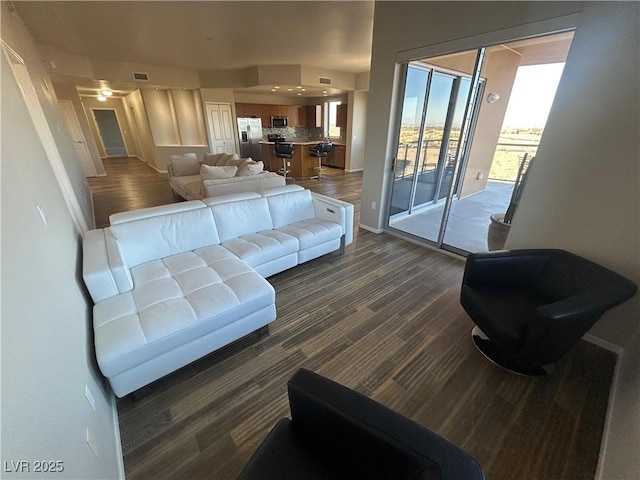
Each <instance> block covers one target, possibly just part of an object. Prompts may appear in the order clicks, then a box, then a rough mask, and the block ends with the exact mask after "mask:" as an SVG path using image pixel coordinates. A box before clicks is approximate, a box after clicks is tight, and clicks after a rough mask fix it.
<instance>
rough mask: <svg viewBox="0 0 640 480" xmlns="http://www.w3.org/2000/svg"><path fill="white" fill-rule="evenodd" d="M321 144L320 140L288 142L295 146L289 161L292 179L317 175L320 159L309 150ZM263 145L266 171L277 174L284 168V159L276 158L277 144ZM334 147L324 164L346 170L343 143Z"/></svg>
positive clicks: (266, 143)
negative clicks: (275, 146)
mask: <svg viewBox="0 0 640 480" xmlns="http://www.w3.org/2000/svg"><path fill="white" fill-rule="evenodd" d="M319 142H320V140H300V141H296V140H293V141H290V142H288V143H292V144H293V158H291V159H290V160H287V161H288V162H290V165H288V166H287V168H288V170H290V173H289V175H290V176H291V177H293V178H298V179H302V178H310V177H313V176H314V175H317V171H316V167H317V166H318V159H317V158H315V157H313V156H311V154H310V152H309V148H313V147H315V146H316V145H317V144H318V143H319ZM261 144H262V161H263V162H264V168H265V170H270V171H272V172H277V171H278V170H280V169H281V168H282V159H280V158H277V157H276V156H275V152H274V145H275V142H261ZM333 145H334V148H333V151H332V152H331V153H330V154H329V156H328V157H327V159H326V160H325V161H323V162H322V164H323V165H328V166H332V167H337V168H342V169H344V157H345V156H344V149H345V145H344V144H342V143H333Z"/></svg>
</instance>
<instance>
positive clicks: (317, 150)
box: [309, 142, 333, 182]
mask: <svg viewBox="0 0 640 480" xmlns="http://www.w3.org/2000/svg"><path fill="white" fill-rule="evenodd" d="M332 149H333V144H332V143H331V142H320V143H319V144H318V145H316V146H315V147H311V148H309V154H310V155H311V156H312V157H316V158H317V159H318V166H317V167H315V168H314V170H315V171H317V172H318V175H316V176H313V177H311V178H317V179H318V181H319V182H320V181H322V172H323V171H325V170H326V168H324V167H323V166H322V159H323V158H326V157H327V156H328V155H329V152H330V151H331V150H332Z"/></svg>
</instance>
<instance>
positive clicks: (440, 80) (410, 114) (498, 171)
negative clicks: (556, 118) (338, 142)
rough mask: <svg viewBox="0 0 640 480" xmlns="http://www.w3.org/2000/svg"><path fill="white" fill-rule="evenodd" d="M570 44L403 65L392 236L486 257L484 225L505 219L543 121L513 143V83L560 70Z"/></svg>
mask: <svg viewBox="0 0 640 480" xmlns="http://www.w3.org/2000/svg"><path fill="white" fill-rule="evenodd" d="M572 38H573V32H571V31H568V32H563V33H559V34H554V35H546V36H537V37H533V38H528V39H525V40H520V41H513V42H509V43H506V44H498V45H492V46H487V47H482V48H479V49H478V50H470V51H463V52H456V53H453V54H448V55H443V56H438V57H429V58H425V59H421V60H413V61H408V62H407V63H405V64H404V72H405V74H404V77H403V79H402V82H401V84H400V86H401V88H402V91H401V92H400V95H399V98H401V99H402V102H401V103H400V105H399V109H400V111H401V113H400V114H399V119H400V122H399V123H400V125H399V127H398V132H399V134H398V141H397V150H396V157H395V161H394V178H393V185H392V190H391V195H390V198H391V200H390V205H389V215H388V226H389V228H390V230H392V231H393V230H397V231H399V232H401V233H402V234H404V235H409V236H411V237H417V238H418V239H419V240H420V241H425V242H426V243H428V244H431V245H433V246H435V247H437V248H442V249H444V250H449V251H452V252H454V253H458V254H461V255H466V254H467V253H469V252H481V251H487V250H488V245H487V232H488V227H489V223H490V217H491V215H493V214H496V213H504V212H506V209H507V206H508V205H509V201H510V199H511V194H512V192H513V190H514V188H513V187H514V181H515V177H516V175H517V172H518V166H519V164H520V162H522V158H523V156H524V153H526V154H527V155H528V157H529V158H531V157H532V156H535V154H536V149H537V145H538V143H539V141H540V137H541V135H542V131H543V128H544V121H546V117H545V118H544V121H543V122H542V124H541V125H537V124H536V125H535V126H533V125H532V127H531V128H530V129H526V132H525V131H520V130H518V129H516V130H517V134H514V131H513V129H510V128H508V125H507V124H506V123H505V119H507V118H509V115H507V109H508V105H510V103H511V102H510V96H511V94H512V91H513V90H517V88H516V86H517V85H516V82H515V79H516V77H517V75H518V72H519V71H522V70H525V69H526V67H528V66H532V65H553V64H555V65H562V64H563V62H564V59H565V58H566V55H567V53H568V50H569V46H570V44H571V40H572ZM556 70H557V69H556ZM546 71H549V69H546ZM560 71H561V68H560ZM547 76H548V75H547ZM547 80H548V79H547V78H544V79H542V78H541V79H539V81H538V82H537V84H538V85H540V84H542V83H545V82H546V81H547ZM557 80H559V77H557V78H556V85H555V86H556V87H557ZM535 90H536V86H534V87H532V86H529V87H528V90H527V92H526V94H527V95H528V96H529V97H535V96H536V94H537V92H536V91H535ZM554 94H555V88H554V89H553V92H552V96H551V99H550V100H549V107H550V104H551V102H552V100H553V95H554ZM535 102H537V103H541V102H540V101H538V100H537V99H536V100H535ZM533 113H534V112H533V109H532V107H529V108H528V109H525V110H524V111H523V112H521V115H520V117H522V118H525V119H526V120H527V121H529V120H533V118H534V117H538V116H537V115H534V114H533ZM547 114H548V111H547ZM534 133H535V134H534ZM534 137H535V138H534Z"/></svg>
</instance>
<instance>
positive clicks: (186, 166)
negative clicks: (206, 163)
mask: <svg viewBox="0 0 640 480" xmlns="http://www.w3.org/2000/svg"><path fill="white" fill-rule="evenodd" d="M169 158H170V160H171V169H172V170H173V175H174V176H176V177H182V176H185V175H197V174H198V173H200V162H198V157H197V156H196V154H195V153H183V154H181V155H170V156H169Z"/></svg>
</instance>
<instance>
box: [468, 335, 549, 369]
mask: <svg viewBox="0 0 640 480" xmlns="http://www.w3.org/2000/svg"><path fill="white" fill-rule="evenodd" d="M471 339H472V340H473V344H474V345H475V346H476V348H477V349H478V351H479V352H480V353H481V354H482V355H483V356H484V357H485V358H486V359H487V360H489V361H490V362H491V363H493V364H494V365H497V366H499V367H501V368H504V369H505V370H508V371H510V372H512V373H515V374H517V375H523V376H526V377H542V376H544V375H546V374H548V373H551V372H552V371H553V365H521V364H518V363H516V362H514V361H513V360H511V359H510V358H509V356H508V355H507V354H505V353H504V352H502V351H500V350H499V349H498V348H497V347H496V346H495V344H494V343H493V342H491V340H489V338H487V336H486V335H485V334H484V332H483V331H482V330H480V327H478V326H477V325H476V326H475V327H473V330H471Z"/></svg>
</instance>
